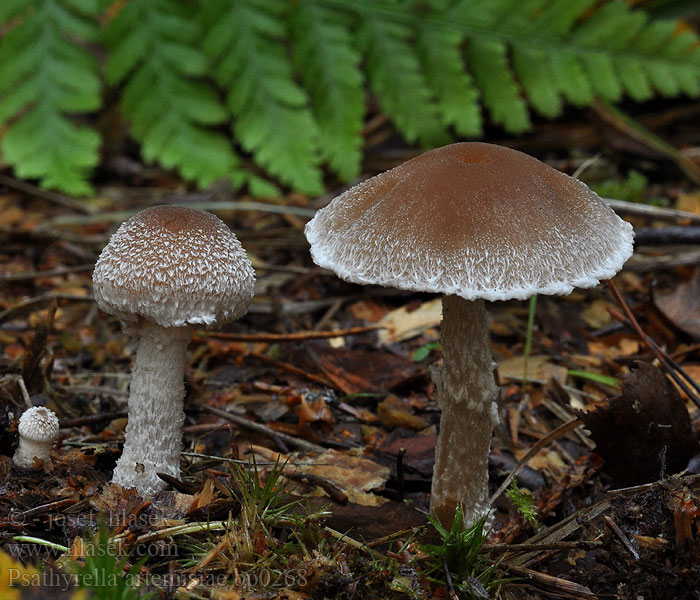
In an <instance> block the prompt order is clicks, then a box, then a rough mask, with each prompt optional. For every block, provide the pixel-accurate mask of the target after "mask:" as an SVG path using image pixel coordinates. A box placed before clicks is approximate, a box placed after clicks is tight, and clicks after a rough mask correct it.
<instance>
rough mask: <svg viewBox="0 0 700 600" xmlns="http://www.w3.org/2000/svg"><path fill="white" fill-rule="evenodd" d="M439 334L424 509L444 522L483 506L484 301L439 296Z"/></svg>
mask: <svg viewBox="0 0 700 600" xmlns="http://www.w3.org/2000/svg"><path fill="white" fill-rule="evenodd" d="M440 339H441V345H442V360H443V365H442V367H441V368H440V369H439V370H438V369H435V370H434V372H433V379H434V380H435V385H436V388H437V392H438V402H439V403H440V407H441V409H442V415H441V418H440V435H439V436H438V440H437V447H436V449H435V468H434V471H433V486H432V492H431V499H430V509H431V512H432V513H433V514H435V515H436V516H437V517H438V518H439V519H440V521H441V522H442V523H443V524H444V525H446V526H448V527H449V526H450V525H452V520H453V518H454V514H455V511H456V507H457V505H458V504H461V506H462V510H463V513H464V522H465V524H467V525H469V524H471V523H472V522H473V521H474V520H475V519H477V518H479V517H480V516H481V515H483V514H484V513H485V512H486V511H487V510H488V508H489V506H488V456H489V447H490V445H491V434H492V432H493V428H494V426H495V425H496V423H497V422H498V413H497V409H496V402H495V401H496V397H497V394H498V388H497V386H496V383H495V381H494V376H493V359H492V357H491V351H490V349H489V345H488V339H489V336H488V327H487V322H486V311H485V309H484V301H483V300H473V301H470V300H465V299H463V298H460V297H459V296H444V297H443V299H442V325H441V327H440Z"/></svg>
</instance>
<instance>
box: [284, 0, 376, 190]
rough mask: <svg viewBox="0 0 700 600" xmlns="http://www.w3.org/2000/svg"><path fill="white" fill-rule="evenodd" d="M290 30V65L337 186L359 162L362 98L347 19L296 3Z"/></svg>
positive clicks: (355, 171)
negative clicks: (303, 91)
mask: <svg viewBox="0 0 700 600" xmlns="http://www.w3.org/2000/svg"><path fill="white" fill-rule="evenodd" d="M290 25H291V34H292V41H293V43H294V63H295V67H296V69H297V71H298V72H300V73H301V77H302V81H303V83H304V87H305V88H306V90H307V91H308V92H309V97H310V99H311V106H312V108H313V112H314V115H315V117H316V120H317V121H318V124H319V127H320V142H321V143H320V146H321V153H322V156H323V158H324V160H325V161H327V162H328V165H329V166H330V168H331V169H333V171H335V172H336V173H337V174H338V176H339V177H340V179H341V180H342V181H346V182H347V181H351V180H352V179H354V178H355V177H357V175H358V174H359V171H360V163H361V161H362V142H363V139H362V125H363V118H364V114H365V94H364V88H363V77H362V71H361V70H360V55H359V53H358V52H357V50H355V48H354V46H353V43H352V34H351V31H350V23H349V19H347V18H344V15H342V14H341V13H338V12H335V11H332V10H330V9H328V8H326V7H323V6H319V5H316V4H314V3H313V2H298V3H296V6H295V9H294V11H293V12H292V15H291V22H290Z"/></svg>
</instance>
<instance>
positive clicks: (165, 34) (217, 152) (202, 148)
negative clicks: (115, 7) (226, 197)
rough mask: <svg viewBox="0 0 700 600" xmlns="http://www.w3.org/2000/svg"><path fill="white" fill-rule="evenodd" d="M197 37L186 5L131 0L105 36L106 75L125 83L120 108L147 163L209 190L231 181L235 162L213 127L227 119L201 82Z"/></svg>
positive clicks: (226, 142)
mask: <svg viewBox="0 0 700 600" xmlns="http://www.w3.org/2000/svg"><path fill="white" fill-rule="evenodd" d="M200 38H201V31H200V27H199V24H198V22H197V20H196V18H195V14H194V13H193V12H192V11H191V9H190V3H187V2H180V1H172V0H130V1H129V2H127V3H126V4H125V5H124V7H123V8H122V9H121V10H120V11H119V13H118V14H117V16H116V17H115V18H114V20H113V21H112V22H111V23H110V24H109V26H108V27H107V29H106V31H105V41H106V43H107V46H108V48H109V49H110V50H111V54H110V57H109V60H108V62H107V67H106V75H107V79H108V81H109V82H110V83H112V84H123V86H124V87H123V92H122V101H121V107H122V110H123V111H124V114H125V116H126V117H127V118H128V119H129V121H130V125H131V132H132V134H133V136H134V138H136V139H137V140H138V141H139V142H140V143H141V152H142V154H143V156H144V158H145V159H146V160H147V161H158V162H159V163H160V164H162V165H163V166H165V167H168V168H175V169H177V170H178V171H179V172H180V173H181V174H182V176H183V177H185V179H190V180H193V181H195V182H197V183H198V184H199V185H200V186H206V185H208V184H210V183H212V182H214V181H217V180H219V179H223V178H226V177H234V175H235V170H236V167H237V164H238V159H237V157H236V156H235V155H234V153H233V149H232V145H231V142H230V141H229V140H228V139H227V137H226V136H224V135H223V134H222V133H219V132H218V131H216V130H215V129H214V126H216V125H220V124H222V123H225V122H226V120H227V114H226V111H225V110H224V107H223V106H222V105H221V103H220V101H219V98H218V96H217V93H216V90H215V89H214V88H213V86H212V85H211V84H210V83H209V82H208V81H207V79H206V75H207V68H208V65H207V61H206V59H205V57H204V55H203V54H202V52H200V51H199V50H198V48H197V46H198V42H199V39H200Z"/></svg>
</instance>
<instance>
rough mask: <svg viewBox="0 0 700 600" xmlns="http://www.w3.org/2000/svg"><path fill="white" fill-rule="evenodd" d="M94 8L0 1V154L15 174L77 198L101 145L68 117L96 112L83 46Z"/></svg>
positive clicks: (90, 37) (92, 36)
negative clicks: (3, 27)
mask: <svg viewBox="0 0 700 600" xmlns="http://www.w3.org/2000/svg"><path fill="white" fill-rule="evenodd" d="M97 14H98V5H97V2H96V1H92V2H90V1H87V0H86V1H84V2H69V1H68V0H65V1H61V0H4V1H3V3H2V6H0V22H3V23H6V24H11V25H14V26H11V28H10V30H9V31H8V32H7V33H5V34H4V36H3V38H2V41H0V65H1V66H0V124H3V123H5V124H7V125H8V129H7V131H6V132H5V133H4V135H3V136H2V142H1V144H0V149H1V150H2V154H3V157H4V159H5V160H6V161H7V162H8V163H10V164H11V165H12V166H13V167H14V169H15V174H16V175H17V176H18V177H22V178H28V179H32V178H36V179H39V180H40V182H41V184H42V186H44V187H47V188H57V189H61V190H63V191H65V192H68V193H69V194H74V195H78V196H79V195H83V194H89V193H90V192H91V191H92V188H91V186H90V184H89V183H88V177H89V175H90V172H91V170H92V168H93V167H95V166H96V165H97V164H98V162H99V155H98V149H99V146H100V138H99V136H98V134H97V133H96V132H95V131H94V130H92V129H90V128H89V127H85V126H82V125H79V124H78V123H77V122H76V121H75V120H73V118H72V117H71V115H79V114H81V113H88V112H92V111H95V110H97V109H98V108H99V107H100V80H99V78H98V65H97V60H96V59H95V58H94V57H93V56H92V54H90V52H88V50H86V49H85V47H84V46H83V45H82V43H84V42H88V41H90V42H92V41H95V40H97V39H98V37H99V30H98V28H97V25H96V23H95V18H96V16H97Z"/></svg>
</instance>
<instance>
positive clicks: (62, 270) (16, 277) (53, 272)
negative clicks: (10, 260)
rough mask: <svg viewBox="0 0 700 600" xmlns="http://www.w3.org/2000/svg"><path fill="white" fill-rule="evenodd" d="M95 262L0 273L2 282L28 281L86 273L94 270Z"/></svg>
mask: <svg viewBox="0 0 700 600" xmlns="http://www.w3.org/2000/svg"><path fill="white" fill-rule="evenodd" d="M94 267H95V265H94V264H92V263H90V264H86V265H75V266H74V267H59V268H57V269H49V270H47V271H27V272H26V273H7V274H4V275H0V283H7V282H10V281H28V280H31V279H41V278H44V277H60V276H61V275H69V274H71V273H84V272H85V271H92V269H93V268H94Z"/></svg>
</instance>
